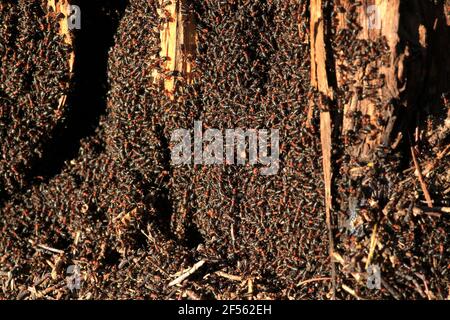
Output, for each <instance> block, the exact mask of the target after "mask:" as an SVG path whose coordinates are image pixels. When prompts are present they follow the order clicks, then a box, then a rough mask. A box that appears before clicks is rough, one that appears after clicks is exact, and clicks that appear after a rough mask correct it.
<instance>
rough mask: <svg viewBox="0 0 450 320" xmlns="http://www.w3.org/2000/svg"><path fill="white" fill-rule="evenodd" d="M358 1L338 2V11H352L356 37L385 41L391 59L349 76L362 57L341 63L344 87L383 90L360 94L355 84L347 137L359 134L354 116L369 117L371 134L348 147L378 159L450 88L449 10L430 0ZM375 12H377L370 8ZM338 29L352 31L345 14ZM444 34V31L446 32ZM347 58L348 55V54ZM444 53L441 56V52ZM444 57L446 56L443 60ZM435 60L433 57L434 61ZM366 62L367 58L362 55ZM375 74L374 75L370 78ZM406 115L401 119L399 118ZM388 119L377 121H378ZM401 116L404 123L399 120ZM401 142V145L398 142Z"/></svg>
mask: <svg viewBox="0 0 450 320" xmlns="http://www.w3.org/2000/svg"><path fill="white" fill-rule="evenodd" d="M353 3H354V1H350V0H338V1H336V7H337V6H342V7H343V8H346V9H349V8H350V7H352V8H353V10H354V11H355V15H356V21H355V23H356V24H357V25H359V26H361V28H360V30H359V31H358V32H356V39H358V40H365V41H367V44H368V45H369V44H371V43H375V42H376V41H380V40H382V39H385V41H386V44H387V49H388V50H387V54H386V56H385V58H386V59H383V58H379V59H373V61H370V63H369V64H368V65H367V66H365V67H364V68H356V69H357V70H356V72H354V73H353V72H349V71H348V70H349V69H351V67H352V66H351V65H349V62H350V63H352V64H356V62H357V60H358V59H359V57H357V56H353V57H348V58H349V59H339V58H338V59H336V61H335V65H336V78H337V86H338V87H339V88H340V89H343V85H344V83H345V82H347V83H349V82H350V83H351V82H353V83H354V84H357V85H359V86H364V85H366V86H367V85H369V86H371V85H373V84H376V85H377V86H378V85H379V89H377V90H376V92H374V93H373V94H370V95H368V96H364V95H363V96H362V97H361V96H360V95H359V94H358V93H357V91H358V90H356V86H350V88H349V90H350V91H351V92H352V94H351V98H350V99H349V101H346V102H342V104H343V109H344V112H343V114H344V118H343V123H342V135H343V136H345V135H346V134H347V133H348V132H349V131H358V130H357V127H356V122H355V118H354V117H352V116H348V115H349V114H350V115H351V114H355V112H357V113H360V116H361V117H367V118H368V119H369V124H370V132H367V133H366V134H363V135H361V134H360V135H359V137H360V138H362V139H361V141H360V143H358V144H356V145H355V146H352V147H349V149H351V150H350V152H349V153H350V154H352V156H353V157H354V158H355V160H357V161H360V162H369V161H373V160H374V159H375V158H376V155H375V151H376V149H377V148H378V147H380V146H382V147H387V146H390V145H391V144H392V141H391V140H392V139H395V138H396V137H392V133H393V131H394V129H396V127H397V129H398V127H399V124H398V122H401V123H406V122H407V121H409V120H414V118H413V116H414V114H415V112H416V110H417V109H419V108H422V109H424V108H425V107H427V104H429V103H431V102H429V101H427V100H430V101H431V99H429V97H430V96H432V95H436V94H438V93H439V92H443V90H444V88H445V87H446V88H448V80H447V75H448V72H447V73H445V72H440V70H439V69H440V68H448V67H447V66H448V63H445V61H446V59H448V57H447V56H448V53H447V52H448V51H447V50H448V45H447V44H448V39H445V38H446V37H448V32H447V31H446V30H445V27H444V26H445V25H446V23H447V20H446V17H445V16H443V15H442V13H443V11H444V9H443V8H439V6H435V5H433V4H432V3H431V2H430V1H421V0H411V1H402V0H372V1H362V2H361V5H359V6H355V5H354V4H353ZM372 8H374V10H371V9H372ZM336 17H337V20H338V25H337V30H336V33H339V31H340V30H342V29H345V28H349V25H348V18H347V16H346V13H340V12H339V13H337V14H336ZM441 31H442V32H441ZM343 51H344V52H342V53H343V55H342V56H346V52H345V50H343ZM441 51H442V52H441ZM444 55H445V56H444ZM431 57H434V58H433V59H432V58H431ZM361 58H362V59H364V57H361ZM371 70H372V71H373V70H374V71H375V72H374V73H372V74H370V72H371ZM369 74H370V76H371V77H370V79H367V78H369ZM400 116H401V117H400ZM380 118H381V119H382V120H383V121H378V119H380ZM399 118H401V119H399ZM397 144H398V142H397Z"/></svg>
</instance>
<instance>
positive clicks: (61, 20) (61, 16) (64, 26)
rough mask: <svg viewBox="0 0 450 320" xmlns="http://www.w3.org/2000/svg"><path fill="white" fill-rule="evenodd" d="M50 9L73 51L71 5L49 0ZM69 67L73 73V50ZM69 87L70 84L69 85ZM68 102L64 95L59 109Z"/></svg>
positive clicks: (59, 31) (69, 59)
mask: <svg viewBox="0 0 450 320" xmlns="http://www.w3.org/2000/svg"><path fill="white" fill-rule="evenodd" d="M47 5H48V8H49V9H51V11H52V14H54V15H56V16H57V17H58V24H59V30H58V33H59V34H60V35H61V36H62V37H63V39H64V42H65V43H66V44H67V45H68V46H69V47H71V48H72V49H73V40H72V35H71V33H70V29H69V17H70V4H69V2H68V1H67V0H48V2H47ZM67 63H68V65H69V73H72V72H73V66H74V63H75V52H74V51H73V50H72V51H71V52H70V53H69V58H68V60H67ZM67 85H68V84H67ZM66 101H67V95H66V94H64V95H63V96H62V97H61V98H60V99H59V105H58V109H62V108H63V107H64V105H65V104H66Z"/></svg>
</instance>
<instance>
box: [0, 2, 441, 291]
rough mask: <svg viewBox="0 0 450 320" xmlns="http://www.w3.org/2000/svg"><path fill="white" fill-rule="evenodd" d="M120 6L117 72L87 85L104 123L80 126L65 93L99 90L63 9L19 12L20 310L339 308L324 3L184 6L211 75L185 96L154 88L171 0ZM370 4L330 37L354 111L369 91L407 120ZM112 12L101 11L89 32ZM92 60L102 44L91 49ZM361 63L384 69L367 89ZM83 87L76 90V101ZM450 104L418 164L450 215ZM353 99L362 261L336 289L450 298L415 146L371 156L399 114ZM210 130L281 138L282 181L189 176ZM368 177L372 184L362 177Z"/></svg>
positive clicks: (348, 255) (13, 136) (204, 172)
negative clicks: (322, 77) (186, 142)
mask: <svg viewBox="0 0 450 320" xmlns="http://www.w3.org/2000/svg"><path fill="white" fill-rule="evenodd" d="M113 2H114V1H107V0H97V1H93V2H92V4H91V6H92V7H97V11H96V12H98V14H101V15H102V17H103V19H111V20H114V23H113V24H112V25H113V26H114V28H112V30H110V31H108V32H109V33H110V34H111V35H112V36H113V41H111V42H110V43H106V42H105V46H106V47H105V52H107V69H106V70H100V69H99V70H100V71H101V72H100V71H99V74H93V75H90V74H88V75H87V76H88V77H95V78H96V79H98V81H99V82H101V81H104V83H102V86H104V88H105V93H106V94H104V95H103V94H101V95H100V96H99V98H98V99H93V100H92V101H93V103H92V108H94V109H98V110H99V111H98V112H96V113H95V114H96V115H97V116H98V118H96V119H93V120H92V119H83V117H79V118H76V117H75V118H73V117H71V118H70V119H69V121H67V119H66V118H67V117H66V115H67V113H68V112H70V110H71V109H74V108H75V109H76V108H77V107H79V106H77V105H76V101H78V100H77V99H69V103H67V104H66V105H65V107H64V108H63V109H58V101H59V98H60V97H61V95H63V94H69V95H70V94H72V95H77V94H82V92H77V90H79V88H80V86H79V84H77V81H83V79H84V78H83V76H80V77H78V78H77V76H76V73H77V72H78V71H77V69H76V68H75V70H74V72H75V77H74V78H73V79H74V80H73V83H72V82H70V81H72V80H70V79H71V78H70V75H69V73H68V69H67V64H66V63H65V62H66V59H67V55H68V52H69V48H67V47H66V46H65V45H64V44H63V41H62V40H61V38H60V36H59V35H58V34H57V33H56V31H55V30H56V26H55V23H56V22H55V21H52V20H51V19H50V20H49V18H48V17H47V15H45V10H46V9H45V3H44V1H37V0H36V1H19V2H18V4H15V3H12V2H9V1H6V2H5V3H1V4H0V19H1V20H2V21H4V23H3V24H2V26H0V61H1V64H0V68H1V70H2V71H1V74H0V133H1V137H0V138H1V141H2V142H1V152H2V157H1V158H0V234H1V236H0V287H1V288H0V299H1V298H10V299H11V298H12V299H16V298H17V299H40V298H56V299H67V298H73V299H186V298H187V299H328V298H330V297H331V295H330V292H331V290H332V289H333V288H332V281H331V277H332V275H331V274H330V263H331V261H330V256H329V252H328V237H327V226H326V223H325V213H324V186H323V178H322V177H323V173H322V159H321V156H320V155H321V146H320V137H319V130H320V128H319V120H318V118H319V113H320V112H321V110H319V109H318V108H314V109H310V103H309V102H310V100H311V99H314V97H315V94H316V93H314V92H313V91H312V90H311V89H310V47H309V42H308V38H309V32H310V30H309V21H308V20H309V11H308V9H309V1H287V0H274V1H256V2H255V1H248V0H226V1H215V0H206V1H205V0H192V1H187V2H185V3H184V5H183V8H182V11H183V14H186V15H187V14H189V15H192V16H194V18H195V22H196V32H197V36H198V44H197V48H196V52H195V55H194V57H192V59H193V61H192V62H193V64H194V70H193V73H194V74H195V81H193V82H192V83H188V82H187V81H186V80H185V79H183V77H176V84H177V85H176V91H175V92H174V97H173V98H171V97H169V96H167V95H166V94H165V92H164V89H163V88H162V87H161V85H160V83H158V82H157V81H155V79H154V71H155V70H156V71H159V72H161V66H162V65H163V63H164V59H165V58H164V57H161V56H160V55H159V52H160V31H161V25H162V24H163V23H166V22H167V21H165V19H166V18H165V17H164V14H163V15H161V12H164V6H165V5H167V1H157V0H130V1H129V3H128V4H127V5H126V6H124V7H118V6H114V4H113ZM325 2H326V4H325V6H329V7H331V8H334V6H333V4H332V3H331V2H330V3H328V1H325ZM335 9H336V8H335ZM333 10H334V9H333ZM336 10H337V9H336ZM339 10H341V11H342V12H343V13H345V12H346V10H347V9H339ZM352 10H353V9H351V10H349V12H347V20H348V25H347V26H346V27H345V28H343V29H342V30H340V31H339V32H332V31H331V30H330V38H331V39H332V44H333V45H332V47H333V48H334V50H333V52H332V55H333V57H334V59H336V60H337V61H340V62H341V63H340V64H338V65H337V66H336V68H337V69H338V70H337V71H338V72H341V73H345V74H346V75H347V78H346V79H344V81H343V82H342V87H341V88H343V89H342V90H340V91H339V92H336V94H337V96H338V99H339V101H343V102H344V103H345V102H346V101H348V100H349V99H351V95H352V94H357V95H358V98H359V99H371V97H373V100H374V103H376V104H377V105H378V107H379V109H380V110H383V108H395V107H397V105H396V104H395V103H396V102H395V101H387V102H385V101H378V100H377V95H376V92H377V90H378V89H379V88H380V86H382V85H383V81H384V79H380V77H377V76H376V75H377V70H376V66H375V65H376V64H373V63H372V62H373V61H378V62H383V61H384V60H383V59H386V57H387V55H388V52H387V51H388V50H387V45H386V42H385V40H383V39H379V40H378V41H373V42H368V41H366V40H361V39H357V38H356V33H355V32H353V31H352V30H353V29H354V28H358V26H357V22H355V21H354V20H353V16H352ZM97 18H98V17H96V16H95V15H89V14H87V15H86V19H87V21H84V22H83V24H84V25H86V28H87V30H86V33H89V32H90V31H91V29H89V28H92V30H93V28H95V25H94V24H93V21H94V20H95V19H97ZM331 28H334V26H331ZM81 50H89V48H88V47H79V48H75V53H76V54H80V52H79V51H81ZM82 63H83V62H82V61H81V62H79V64H82ZM361 69H364V70H367V74H366V75H365V77H364V79H363V80H362V81H361V82H360V83H356V84H355V79H354V78H353V75H354V74H356V73H357V72H358V70H361ZM171 76H176V75H171ZM68 82H69V83H70V85H69V86H68V87H70V88H73V89H74V92H73V93H71V92H66V91H67V90H66V89H62V88H66V86H65V84H67V83H68ZM81 87H82V86H81ZM77 88H78V89H77ZM448 99H449V97H448V95H446V94H444V95H442V97H441V98H440V99H439V101H438V103H440V104H441V105H442V108H443V110H444V112H443V113H442V112H441V113H440V114H439V115H432V116H430V117H429V119H430V120H427V126H428V128H427V130H425V132H426V134H425V135H424V137H423V141H425V142H424V145H426V146H427V148H426V149H425V148H422V149H421V152H420V155H419V154H418V161H419V162H420V163H421V164H423V167H424V170H428V171H427V172H426V178H427V181H428V182H429V183H428V188H429V191H430V193H431V195H432V197H433V199H436V200H435V206H436V207H441V208H445V207H447V208H448V207H449V206H450V199H449V196H450V192H449V188H450V176H449V174H448V171H449V170H448V162H449V153H448V150H447V149H446V145H448V137H449V132H450V130H449V129H448V128H447V127H445V126H444V127H443V126H442V123H445V121H446V120H445V119H446V117H445V116H446V115H447V113H448V110H450V104H449V102H448ZM83 101H84V100H83ZM99 101H100V102H99ZM102 103H103V104H104V106H102ZM96 104H98V105H96ZM339 107H340V106H337V109H336V111H335V112H337V113H338V116H340V117H341V118H343V117H351V118H352V119H353V120H354V123H355V126H354V129H353V130H352V131H349V132H347V133H346V134H345V135H344V136H340V137H339V138H338V139H336V140H335V141H336V142H335V145H334V149H335V151H334V154H333V158H334V161H336V163H337V164H338V165H336V167H335V169H336V171H335V172H336V177H335V181H336V183H335V190H334V192H335V194H336V196H335V199H334V200H335V211H334V227H333V233H334V236H335V241H336V248H335V249H336V251H337V252H339V253H340V254H341V255H342V256H343V260H344V262H343V263H342V264H340V265H339V268H338V274H337V284H338V287H337V288H335V289H336V290H337V292H336V296H337V297H338V298H339V299H354V298H355V297H364V298H369V299H393V298H395V299H416V298H418V299H427V298H428V299H444V298H447V297H448V295H449V289H450V288H449V282H448V269H449V265H448V261H449V258H450V251H449V250H450V249H449V247H448V240H449V239H448V235H449V231H450V230H449V227H450V224H449V220H448V213H447V216H446V215H445V213H440V212H435V211H433V210H429V209H427V208H425V205H424V203H423V202H422V199H423V196H422V190H421V186H420V184H419V183H418V182H417V178H416V176H415V170H414V167H413V166H411V159H410V158H408V157H406V158H405V156H404V154H403V153H402V152H403V150H402V147H399V148H398V149H396V150H389V149H387V148H378V149H377V150H376V152H375V153H374V154H373V160H371V161H368V162H367V163H364V164H363V163H357V159H356V157H355V156H354V155H355V150H358V145H359V144H360V143H361V141H362V140H364V139H365V138H366V137H367V136H370V134H371V132H372V131H373V130H375V129H376V128H377V126H379V127H382V126H384V125H385V122H386V121H387V119H386V118H384V117H383V116H380V117H379V119H378V120H377V121H378V122H377V123H375V124H372V123H369V122H368V121H367V119H365V118H364V115H361V114H359V113H357V112H353V113H348V114H343V110H341V109H339ZM446 112H447V113H446ZM91 115H92V113H91ZM443 115H444V116H443ZM196 120H201V121H202V123H203V126H204V128H203V129H207V128H217V129H219V130H225V129H229V128H239V127H240V128H252V129H278V130H279V131H280V167H279V170H278V173H277V174H276V175H273V176H264V175H261V174H260V172H259V170H260V167H258V166H250V165H248V164H247V165H223V166H208V165H198V164H196V165H194V164H193V163H192V164H190V165H182V166H178V165H173V164H172V163H171V143H170V141H171V134H172V133H173V131H174V130H176V129H178V128H186V129H193V125H194V121H196ZM71 121H80V122H79V123H78V122H76V123H70V122H71ZM83 121H86V122H88V123H89V125H92V126H93V129H92V130H88V131H87V132H88V134H86V135H85V136H82V137H78V136H77V141H76V142H77V143H76V152H75V153H73V154H72V153H71V154H70V155H69V154H68V155H67V158H64V159H63V161H62V164H61V168H60V169H59V170H56V172H53V171H51V172H53V173H52V174H47V175H46V176H40V175H39V174H38V176H36V172H40V171H39V170H35V169H36V168H35V167H36V163H39V165H40V166H42V165H45V164H43V163H42V161H41V162H40V161H39V159H41V158H44V159H47V158H46V157H48V155H46V154H45V152H46V150H47V151H48V150H49V149H48V148H46V146H47V144H49V143H51V141H52V140H53V139H56V138H58V136H59V139H62V141H63V142H64V139H65V138H61V136H62V137H66V136H65V135H64V133H61V132H64V130H66V125H67V126H69V127H76V126H77V125H83V124H82V122H83ZM67 122H69V123H67ZM446 128H447V129H446ZM55 137H56V138H55ZM72 140H73V139H72ZM446 150H447V151H446ZM426 164H429V166H428V167H427V166H426ZM356 165H357V166H359V167H361V168H362V169H361V170H364V174H359V175H351V174H350V173H349V172H350V171H351V170H352V169H353V168H354V167H355V166H356ZM427 168H428V169H427ZM44 171H45V170H44ZM45 172H46V171H45ZM375 203H377V205H375ZM350 218H351V228H349V224H348V223H347V222H348V221H349V220H350ZM375 225H377V228H378V229H377V230H378V235H377V237H378V239H379V244H377V248H376V252H375V253H374V254H373V256H372V258H371V259H372V264H374V265H377V266H379V267H380V272H381V287H380V288H379V289H371V288H368V287H367V286H366V282H365V278H364V279H363V281H362V282H361V281H357V280H356V279H355V277H354V276H353V275H354V274H362V275H365V274H366V273H367V270H366V268H365V262H366V261H367V260H365V259H366V258H367V256H368V254H369V249H368V248H370V242H371V236H372V233H371V231H372V230H373V228H374V226H375ZM198 261H205V263H204V265H203V266H202V268H200V269H199V270H198V271H196V273H195V274H194V275H192V276H191V277H189V278H188V279H186V280H185V281H183V282H182V283H181V284H180V285H177V286H171V285H169V284H170V282H171V281H172V280H174V278H176V277H177V275H179V274H180V273H182V272H183V270H187V269H188V268H190V267H192V266H193V265H194V264H196V263H197V262H198ZM73 265H76V266H79V267H80V272H81V287H80V288H77V289H76V290H71V289H70V288H68V287H67V282H66V277H67V270H68V267H70V266H73ZM311 280H312V281H311ZM342 285H345V286H347V287H351V288H353V289H354V292H352V294H350V293H349V292H348V291H346V290H342V289H341V288H342Z"/></svg>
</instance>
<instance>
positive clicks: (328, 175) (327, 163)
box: [310, 0, 336, 298]
mask: <svg viewBox="0 0 450 320" xmlns="http://www.w3.org/2000/svg"><path fill="white" fill-rule="evenodd" d="M310 19H311V20H310V30H311V40H310V47H311V85H312V86H313V87H314V88H316V89H317V90H318V91H319V93H320V94H322V95H324V96H325V97H327V98H328V101H331V100H333V91H332V89H331V87H330V85H329V83H328V75H327V70H326V66H327V63H326V62H327V61H326V58H327V53H326V47H325V34H324V25H323V21H324V19H323V14H322V1H321V0H312V1H311V17H310ZM319 107H320V108H321V112H320V140H321V144H322V163H323V174H324V183H325V210H326V223H327V226H328V238H329V239H328V240H329V254H330V261H331V273H332V281H333V298H334V297H335V293H336V270H335V264H334V259H333V258H332V257H333V252H334V240H333V232H332V227H331V207H332V195H331V179H332V169H331V143H332V141H331V132H332V130H331V115H330V111H329V109H328V108H329V107H330V106H329V105H327V106H319Z"/></svg>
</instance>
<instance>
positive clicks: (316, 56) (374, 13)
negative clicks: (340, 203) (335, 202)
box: [308, 0, 450, 287]
mask: <svg viewBox="0 0 450 320" xmlns="http://www.w3.org/2000/svg"><path fill="white" fill-rule="evenodd" d="M448 7H450V4H448V3H447V4H446V7H445V5H444V4H443V2H442V3H441V4H435V3H433V2H432V1H420V0H366V1H353V0H336V1H333V3H332V5H331V7H328V9H329V10H330V12H328V9H326V12H324V8H323V2H322V1H320V0H311V2H310V37H311V38H310V50H311V85H312V87H313V88H315V89H316V90H317V92H318V93H319V101H318V105H319V108H320V111H321V112H320V137H321V144H322V155H323V171H324V183H325V204H326V208H325V209H326V218H327V225H328V228H329V237H330V249H329V250H330V255H331V256H332V257H333V259H332V260H333V261H336V262H338V263H340V264H343V259H342V257H341V256H340V255H339V254H338V253H337V252H334V243H333V233H332V232H331V230H332V229H331V210H332V187H333V185H332V178H333V175H332V174H333V172H332V168H333V164H332V162H331V161H332V158H331V155H332V152H331V150H332V149H331V148H332V142H333V141H334V142H335V143H336V141H338V139H340V140H342V141H344V154H346V155H348V156H349V159H350V160H349V163H348V164H349V165H350V167H349V168H348V169H346V170H345V172H346V173H345V174H347V175H348V177H347V178H349V179H350V180H355V181H358V179H359V178H360V177H361V176H362V175H364V174H365V172H366V171H368V170H369V169H370V168H372V167H374V165H375V164H376V163H377V162H378V160H379V155H380V152H388V150H389V149H391V148H392V149H396V150H399V149H401V148H399V149H397V147H398V146H400V145H404V144H405V143H408V141H404V139H405V137H408V135H409V130H411V129H414V128H416V133H417V134H416V140H415V141H414V143H417V142H418V139H419V136H420V133H419V131H420V129H418V127H419V115H420V113H419V112H418V111H421V110H424V111H425V110H429V109H431V108H433V107H435V105H434V101H436V100H434V99H431V98H430V97H437V96H439V95H440V94H441V93H442V92H446V91H447V90H448V88H449V83H448V75H449V73H450V72H449V70H448V68H449V65H450V64H449V63H448V50H449V49H450V48H449V45H448V43H449V42H448V36H449V34H448V32H449V31H448V25H449V17H448V15H447V16H446V15H445V14H444V13H445V11H446V10H445V9H446V8H447V9H448ZM442 69H446V71H444V72H443V71H442ZM312 103H317V101H312ZM424 113H425V112H424ZM311 116H312V112H311V108H310V112H309V114H308V117H311ZM338 132H339V133H340V134H341V137H337V136H333V135H332V134H336V133H338ZM347 137H348V138H347ZM355 138H356V139H355ZM334 139H336V140H334ZM411 143H412V142H411ZM402 150H403V149H402ZM399 152H400V151H399ZM405 156H406V157H410V156H411V154H408V155H405ZM412 157H413V160H414V162H415V165H416V167H417V166H418V164H417V159H416V157H415V154H414V153H413V154H412ZM353 165H354V167H352V166H353ZM336 170H337V164H336ZM419 171H420V169H419ZM374 179H377V178H376V177H375V178H374ZM419 179H420V183H421V186H422V189H423V190H424V194H425V197H426V200H427V203H428V205H429V206H431V204H432V202H431V197H430V196H429V193H428V191H427V190H426V184H425V181H424V179H425V178H424V177H423V176H422V175H421V176H420V177H419ZM383 196H386V195H381V196H380V197H383ZM377 200H378V199H373V203H374V205H373V208H378V209H380V210H382V208H381V207H380V208H379V207H378V204H379V202H378V201H377ZM374 210H375V209H374ZM376 243H377V225H375V227H374V230H373V233H372V237H371V242H370V248H368V249H369V255H368V257H367V260H366V267H368V266H369V264H370V263H371V261H372V258H373V255H374V250H375V247H376V246H375V245H376ZM334 268H335V266H334V264H333V286H334V287H335V281H336V279H335V269H334ZM353 276H354V277H355V279H357V280H358V281H359V275H357V274H353Z"/></svg>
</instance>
